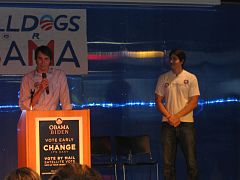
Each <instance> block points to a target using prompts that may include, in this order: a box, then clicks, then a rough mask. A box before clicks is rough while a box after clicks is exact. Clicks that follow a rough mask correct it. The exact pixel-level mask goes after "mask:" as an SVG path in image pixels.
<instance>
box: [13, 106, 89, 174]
mask: <svg viewBox="0 0 240 180" xmlns="http://www.w3.org/2000/svg"><path fill="white" fill-rule="evenodd" d="M17 130H18V132H17V135H18V167H30V168H32V169H33V170H35V171H36V172H38V173H39V174H40V175H41V177H42V178H43V179H46V178H44V177H47V176H48V177H49V176H50V175H52V174H53V173H54V172H55V170H56V169H57V168H59V167H60V166H63V165H65V164H67V163H74V162H77V163H80V164H86V165H88V166H91V158H90V157H91V156H90V154H91V152H90V111H89V110H88V109H86V110H57V111H23V112H22V114H21V116H20V119H19V121H18V129H17Z"/></svg>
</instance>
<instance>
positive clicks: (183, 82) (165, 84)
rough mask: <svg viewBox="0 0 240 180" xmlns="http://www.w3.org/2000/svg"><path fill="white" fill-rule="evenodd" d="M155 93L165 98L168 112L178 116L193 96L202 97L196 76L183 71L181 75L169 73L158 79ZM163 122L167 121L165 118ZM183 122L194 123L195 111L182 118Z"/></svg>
mask: <svg viewBox="0 0 240 180" xmlns="http://www.w3.org/2000/svg"><path fill="white" fill-rule="evenodd" d="M155 93H156V94H157V95H159V96H162V97H164V99H165V101H166V104H165V107H166V109H167V111H168V112H169V113H171V114H176V113H178V112H179V111H181V110H182V109H183V108H184V107H185V106H186V104H187V103H188V100H189V98H190V97H192V96H197V95H200V92H199V87H198V81H197V78H196V76H195V75H194V74H192V73H189V72H187V71H186V70H183V71H182V72H181V73H180V74H179V75H176V74H174V73H173V72H172V71H169V72H167V73H165V74H163V75H161V76H160V77H159V79H158V82H157V86H156V89H155ZM162 121H167V118H166V117H164V116H163V118H162ZM180 121H181V122H193V121H194V119H193V111H191V112H189V113H188V114H186V115H185V116H183V117H181V118H180Z"/></svg>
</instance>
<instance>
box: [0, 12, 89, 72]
mask: <svg viewBox="0 0 240 180" xmlns="http://www.w3.org/2000/svg"><path fill="white" fill-rule="evenodd" d="M41 45H47V46H48V47H50V48H51V50H52V52H53V62H52V64H51V65H52V66H53V67H55V68H57V69H63V70H64V71H65V72H66V74H71V75H79V74H87V72H88V61H87V36H86V10H84V9H46V8H45V9H43V8H0V74H25V73H27V72H29V71H31V70H33V69H35V66H36V62H35V58H34V50H35V49H36V47H38V46H41Z"/></svg>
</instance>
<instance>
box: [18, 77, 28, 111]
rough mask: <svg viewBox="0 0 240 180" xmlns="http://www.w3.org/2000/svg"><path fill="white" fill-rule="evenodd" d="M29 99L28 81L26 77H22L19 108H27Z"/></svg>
mask: <svg viewBox="0 0 240 180" xmlns="http://www.w3.org/2000/svg"><path fill="white" fill-rule="evenodd" d="M30 101H31V93H30V87H29V83H28V78H27V77H26V76H24V77H23V79H22V82H21V86H20V97H19V102H18V103H19V107H20V109H21V110H29V109H30Z"/></svg>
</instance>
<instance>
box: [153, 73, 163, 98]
mask: <svg viewBox="0 0 240 180" xmlns="http://www.w3.org/2000/svg"><path fill="white" fill-rule="evenodd" d="M155 94H157V95H159V96H162V97H164V76H163V75H162V76H160V77H159V78H158V81H157V85H156V88H155Z"/></svg>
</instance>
